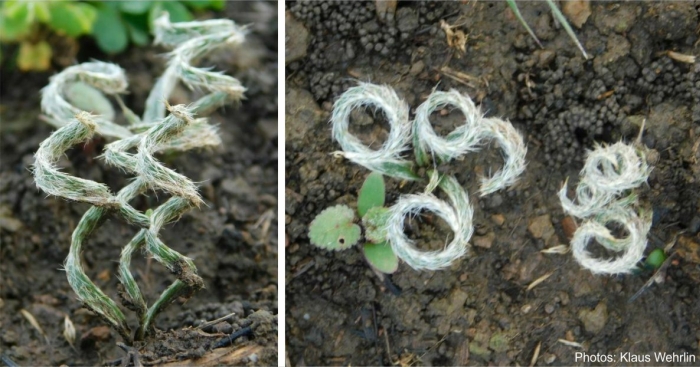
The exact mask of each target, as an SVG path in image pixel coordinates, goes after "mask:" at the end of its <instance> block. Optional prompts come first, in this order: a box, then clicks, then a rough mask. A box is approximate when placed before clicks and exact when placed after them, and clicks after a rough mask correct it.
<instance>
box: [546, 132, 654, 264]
mask: <svg viewBox="0 0 700 367" xmlns="http://www.w3.org/2000/svg"><path fill="white" fill-rule="evenodd" d="M650 172H651V168H650V167H649V166H648V164H647V162H646V158H645V155H644V152H643V151H641V150H638V149H636V148H635V147H633V146H629V145H627V144H624V143H622V142H618V143H616V144H613V145H609V146H596V148H595V150H593V151H591V152H589V154H588V157H587V158H586V162H585V164H584V167H583V169H582V170H581V179H580V181H579V184H578V186H577V187H576V200H577V202H578V203H574V202H573V201H572V200H570V199H569V198H568V197H567V196H566V193H567V184H566V183H564V185H563V187H562V188H561V190H560V191H559V199H560V201H561V205H562V208H563V209H564V211H565V212H566V213H568V214H571V215H573V216H574V217H577V218H580V219H584V220H585V221H584V223H583V225H582V226H581V227H579V228H578V229H577V230H576V232H575V233H574V238H573V239H572V240H571V246H572V249H573V254H574V258H575V259H576V261H578V262H579V264H581V265H582V266H583V267H585V268H587V269H589V270H591V272H593V273H602V274H617V273H629V272H631V271H632V270H633V269H634V268H635V266H636V263H637V262H638V261H639V260H641V259H642V257H643V255H644V249H645V248H646V244H647V242H646V236H647V233H648V232H649V229H650V228H651V217H650V216H649V215H646V214H644V215H638V214H637V213H636V211H635V210H636V209H635V206H636V204H637V196H636V194H635V193H634V192H631V193H630V192H627V191H629V190H633V189H635V188H637V187H639V185H641V184H642V183H644V182H646V180H647V178H648V177H649V173H650ZM607 223H618V224H621V225H622V226H623V227H624V228H625V229H626V230H627V231H628V233H629V235H628V237H626V238H624V239H620V240H619V239H615V238H614V236H613V235H612V234H611V232H610V230H608V229H607V228H606V227H605V225H606V224H607ZM593 239H595V240H596V241H597V242H598V243H600V244H601V245H602V246H603V247H605V248H607V249H609V250H613V251H616V252H623V255H622V256H621V257H620V258H618V259H615V260H612V261H607V260H600V259H595V258H593V257H591V256H590V254H589V253H588V252H587V251H585V248H586V246H587V245H588V242H589V241H590V240H593Z"/></svg>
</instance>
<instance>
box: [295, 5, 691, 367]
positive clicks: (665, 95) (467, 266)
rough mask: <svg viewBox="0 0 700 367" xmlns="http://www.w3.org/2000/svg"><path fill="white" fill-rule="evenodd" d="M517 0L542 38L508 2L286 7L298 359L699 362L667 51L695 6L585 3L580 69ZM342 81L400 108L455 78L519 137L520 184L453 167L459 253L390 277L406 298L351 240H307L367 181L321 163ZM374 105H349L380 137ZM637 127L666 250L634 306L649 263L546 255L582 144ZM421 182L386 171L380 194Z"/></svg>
mask: <svg viewBox="0 0 700 367" xmlns="http://www.w3.org/2000/svg"><path fill="white" fill-rule="evenodd" d="M518 4H519V7H520V9H521V12H522V14H523V16H524V17H525V19H526V20H527V22H528V23H529V24H530V25H531V27H532V28H533V29H534V31H535V33H536V34H537V35H538V36H539V38H540V40H541V41H542V43H543V45H544V48H543V49H540V48H539V47H538V46H537V45H536V44H535V43H534V42H533V40H532V39H531V38H530V37H529V36H528V35H527V33H526V32H525V29H524V28H523V27H522V25H521V24H520V23H519V22H518V21H517V19H516V18H515V16H514V15H513V13H512V12H511V10H510V9H509V8H508V6H507V4H506V3H505V2H487V1H462V2H432V3H426V2H407V1H406V2H404V1H399V2H398V5H397V6H396V9H395V13H392V12H391V11H389V15H383V16H378V14H377V13H378V12H377V9H376V8H375V4H374V2H363V3H356V2H349V1H341V2H328V1H297V2H291V3H287V4H286V9H287V13H286V43H287V50H286V55H287V59H286V62H287V64H286V74H287V84H286V90H285V93H286V102H285V103H286V106H285V108H286V121H285V124H286V125H285V133H286V152H285V167H286V191H285V209H286V216H285V224H286V227H285V228H286V269H285V271H286V279H287V284H286V297H287V298H286V299H287V300H286V305H287V309H286V315H287V318H286V332H287V336H286V343H287V358H288V360H289V362H290V363H291V364H292V365H300V366H301V365H402V366H406V365H413V364H418V365H466V364H471V365H483V364H495V365H506V364H518V365H530V364H531V363H534V364H538V365H571V364H580V363H581V362H576V361H575V359H574V356H575V352H586V353H588V354H596V353H602V354H613V355H614V356H615V358H616V364H621V363H622V361H620V360H619V354H620V353H624V352H631V353H633V354H647V353H649V354H651V353H653V352H668V353H671V352H675V353H678V354H683V353H688V354H692V355H695V356H697V355H698V354H699V353H700V289H699V287H698V284H699V283H700V245H699V243H700V240H699V237H698V230H700V213H699V212H698V205H699V204H700V201H699V200H700V195H699V194H698V192H700V190H699V189H700V187H698V185H699V181H700V152H699V150H698V146H699V145H700V105H699V102H700V78H699V77H700V62H695V63H684V62H679V61H676V60H673V59H671V58H670V57H669V56H668V53H667V51H675V52H678V53H681V54H686V55H695V56H698V55H699V54H700V52H699V50H698V46H697V45H698V41H699V38H698V31H699V28H698V27H699V25H700V24H699V22H698V12H699V11H700V3H699V2H692V1H687V2H668V3H656V2H624V3H607V2H606V3H594V2H591V3H590V4H588V5H589V6H590V12H591V13H590V16H589V17H588V18H587V19H586V21H585V23H584V24H583V25H582V27H580V28H575V30H576V34H577V36H578V38H579V40H581V42H582V44H583V45H584V47H585V49H586V50H587V52H588V53H589V55H590V56H591V58H590V59H589V60H585V59H584V58H583V57H582V55H581V54H580V53H579V51H578V50H577V49H576V47H575V45H574V44H573V42H572V41H571V39H570V38H569V37H568V36H567V35H566V33H565V32H564V30H563V29H562V28H561V26H560V25H559V24H558V23H557V22H556V21H555V20H553V17H552V14H551V11H550V10H549V7H548V6H547V4H546V3H544V2H518ZM579 5H586V2H580V3H579ZM442 20H444V21H445V22H446V23H447V24H448V25H450V26H454V27H452V28H450V30H451V31H452V32H457V31H460V32H462V34H463V35H464V36H465V37H464V38H463V39H465V40H466V41H465V42H464V46H465V50H464V52H463V51H461V50H459V49H457V48H455V47H450V45H449V44H448V39H447V36H446V33H445V31H444V30H443V29H442V28H441V25H440V22H441V21H442ZM457 45H459V43H457ZM356 80H361V81H370V82H372V83H375V84H387V85H390V86H391V87H393V88H394V89H395V90H396V91H397V93H398V94H399V95H400V96H401V97H402V98H403V99H405V100H406V102H407V103H408V104H409V105H410V106H411V108H412V110H414V109H415V108H416V107H417V106H418V105H419V104H420V103H421V102H422V101H424V100H425V98H426V97H427V96H428V94H429V93H430V92H431V90H432V89H433V88H437V89H438V90H449V89H451V88H455V89H457V90H459V91H461V92H462V93H466V94H468V95H469V96H471V97H472V98H473V99H474V100H475V101H477V103H480V104H481V106H482V109H483V110H484V111H486V113H487V114H489V115H495V116H499V117H503V118H507V119H509V120H510V121H511V122H512V123H513V124H514V125H515V127H516V128H517V129H518V130H519V131H521V132H523V134H524V135H525V138H526V142H527V145H528V155H527V161H528V167H527V170H526V172H525V173H524V175H523V177H522V178H521V179H520V181H519V183H518V184H516V185H515V186H514V187H512V188H510V189H509V190H507V191H501V192H498V193H495V194H492V195H488V196H486V197H483V198H482V197H478V195H476V188H477V187H478V180H477V179H476V177H477V176H476V175H475V173H480V172H481V173H483V172H488V171H489V169H491V170H494V171H495V170H496V169H498V167H500V165H501V164H502V163H501V159H500V157H499V154H498V151H497V150H495V149H490V150H489V151H488V153H486V152H484V153H481V154H471V155H468V156H466V157H465V159H464V160H462V161H455V162H451V163H450V165H449V166H450V167H449V169H451V170H453V171H454V172H455V173H456V174H457V178H458V179H459V180H460V182H462V183H464V184H465V187H466V188H467V191H468V192H469V193H470V194H471V196H470V199H471V202H472V204H473V206H474V208H475V227H476V232H475V236H474V237H473V238H472V241H471V243H472V245H474V248H473V251H472V254H471V256H468V257H465V258H463V259H462V260H460V261H457V262H456V263H455V264H454V265H453V266H452V267H450V268H448V269H445V270H443V271H436V272H429V271H425V272H417V271H414V270H412V269H410V268H409V267H408V266H406V265H405V264H401V265H400V266H399V270H398V271H397V272H396V273H395V274H393V275H392V276H391V277H390V280H391V282H392V283H393V284H394V285H395V286H397V287H398V288H399V289H400V290H401V292H400V295H397V294H395V293H392V292H391V291H390V290H389V287H387V286H386V283H384V282H383V281H381V280H380V279H379V278H378V277H377V276H376V275H375V274H374V273H373V271H372V270H370V268H369V267H368V265H367V264H366V262H365V261H364V260H363V258H362V255H361V252H360V250H359V249H358V248H357V247H356V248H353V249H350V250H347V251H344V252H327V251H323V250H320V249H317V248H315V247H313V246H311V245H310V243H309V239H308V236H307V232H308V225H309V223H310V222H311V221H312V220H313V218H314V217H315V216H316V215H317V214H318V213H320V212H321V211H322V210H323V209H325V208H326V207H329V206H332V205H336V204H347V205H350V206H351V207H355V205H356V204H355V203H356V200H357V199H356V198H357V192H358V190H359V188H360V186H361V184H362V182H363V180H364V179H365V177H366V176H367V175H368V174H369V172H368V171H367V170H366V169H364V168H363V167H360V166H357V165H354V164H352V163H351V162H349V161H347V160H343V159H340V158H335V157H333V156H332V155H331V153H332V152H333V151H336V150H338V149H339V146H338V145H337V144H336V143H334V142H332V141H331V138H330V125H329V123H328V120H329V115H330V114H329V113H330V111H331V110H332V103H333V101H334V100H335V98H336V97H338V96H339V95H340V94H341V93H342V92H343V91H345V90H346V89H347V88H348V87H350V86H352V85H354V84H355V81H356ZM365 112H370V111H365ZM381 115H382V114H381V113H377V118H376V119H374V118H372V117H371V116H372V115H371V114H368V113H363V111H358V112H357V113H355V114H354V123H353V124H352V127H351V131H352V132H353V133H354V134H357V135H358V136H360V137H361V138H362V139H363V141H365V142H366V143H368V144H369V143H372V145H371V146H372V147H375V148H376V147H378V146H379V145H380V144H381V143H382V141H383V139H385V137H386V135H387V134H388V125H387V124H386V123H383V122H382V121H381V120H382V118H383V117H382V116H381ZM460 116H461V115H460V114H459V113H454V112H453V113H450V112H449V111H443V113H442V114H441V116H435V117H434V125H435V128H436V130H437V131H438V132H442V133H443V134H444V133H446V132H449V131H451V129H452V128H453V126H454V124H455V123H456V122H458V120H459V117H460ZM644 119H646V129H645V130H644V134H643V138H642V143H643V144H644V145H645V146H646V147H647V148H648V149H650V151H649V160H650V163H652V164H653V166H654V170H653V172H652V173H651V176H650V177H649V180H648V185H645V186H644V187H642V188H641V189H640V195H641V197H642V202H643V205H645V206H646V207H650V208H652V209H653V211H654V224H653V227H652V230H651V233H650V234H649V237H648V238H649V244H648V246H647V253H648V252H650V251H651V250H652V249H654V248H664V247H668V253H669V254H670V253H673V254H674V255H673V257H672V258H671V260H670V261H669V263H668V267H666V268H665V270H664V271H662V272H661V273H660V275H659V277H658V279H659V281H658V282H656V283H654V284H653V285H652V286H651V287H650V288H648V289H647V290H646V291H645V292H644V293H642V294H641V296H639V297H638V298H637V299H636V300H633V301H629V300H630V298H632V296H633V295H634V294H635V293H637V291H639V290H640V289H641V288H642V287H643V286H644V284H645V283H646V282H647V280H649V279H650V278H651V277H652V273H651V272H645V273H641V274H637V275H625V276H610V277H609V276H594V275H592V274H591V272H590V271H588V270H585V269H583V268H581V267H580V266H579V265H578V264H577V263H576V262H575V261H574V260H573V258H572V255H571V253H566V254H545V253H542V252H541V251H542V250H543V249H545V248H550V247H553V246H557V245H560V244H568V239H567V237H569V236H571V234H572V233H573V230H574V226H575V223H574V221H573V220H572V219H571V218H567V217H566V216H565V215H564V213H563V212H562V209H561V206H560V203H559V201H558V198H557V196H556V193H557V191H558V190H559V188H560V187H561V185H562V183H563V182H564V180H565V179H566V178H567V177H570V178H571V180H570V184H569V185H570V186H569V187H570V188H573V187H575V186H573V185H575V183H576V182H577V177H578V171H579V170H580V169H581V168H582V164H583V161H584V159H585V152H586V150H587V149H592V148H593V142H594V141H596V142H616V141H619V140H624V141H627V142H632V141H633V140H635V139H636V137H637V135H638V134H639V127H640V126H641V124H642V121H643V120H644ZM375 121H376V123H375ZM492 148H493V147H492ZM410 155H411V153H407V156H409V157H410ZM423 188H424V184H422V183H406V182H399V181H398V180H396V179H388V180H387V205H392V204H393V203H394V202H395V201H396V199H397V198H398V197H399V196H400V195H402V194H408V193H418V192H421V191H422V190H423ZM440 222H441V221H440V220H439V218H436V217H435V216H434V215H432V214H431V213H424V214H423V215H421V216H420V217H419V218H418V220H413V221H412V223H410V225H407V226H406V227H407V228H409V229H407V233H408V234H409V236H411V237H412V238H415V239H419V243H420V244H426V243H427V244H428V245H422V246H423V248H431V249H437V248H439V247H440V246H442V245H443V244H444V243H446V241H449V238H450V237H448V235H451V233H450V231H449V229H445V228H444V225H443V226H441V225H440ZM431 223H435V224H431ZM667 245H668V246H667ZM591 247H595V246H591ZM596 253H597V252H596ZM600 255H604V254H602V253H601V254H600ZM548 274H549V277H547V278H546V279H544V281H542V282H541V283H540V284H539V285H536V286H534V288H532V289H530V290H528V285H531V284H533V282H534V281H535V280H537V279H540V278H542V277H543V276H545V275H548ZM560 339H561V340H564V341H565V342H564V343H562V342H560V341H559V340H560ZM566 342H569V343H568V344H567V343H566ZM571 342H574V343H579V345H580V346H579V347H576V346H572V343H571ZM533 357H535V360H534V362H533ZM698 360H700V359H697V360H696V364H697V363H698V362H697V361H698ZM652 362H653V361H652ZM622 364H624V363H622ZM652 364H658V363H652ZM686 365H687V364H686Z"/></svg>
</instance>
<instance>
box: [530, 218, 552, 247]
mask: <svg viewBox="0 0 700 367" xmlns="http://www.w3.org/2000/svg"><path fill="white" fill-rule="evenodd" d="M527 230H528V231H529V232H530V234H531V235H532V237H534V238H537V239H539V238H541V239H543V240H544V241H545V242H546V241H547V240H548V239H549V238H551V237H552V236H553V235H554V226H552V218H551V217H550V216H549V214H545V215H540V216H539V217H535V218H533V219H531V220H530V224H529V225H528V226H527Z"/></svg>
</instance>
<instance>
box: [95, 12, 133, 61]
mask: <svg viewBox="0 0 700 367" xmlns="http://www.w3.org/2000/svg"><path fill="white" fill-rule="evenodd" d="M97 24H99V26H98V27H95V31H94V32H93V35H94V37H95V40H96V41H97V46H98V47H99V48H100V50H102V51H104V52H106V53H110V54H114V53H119V52H122V51H124V50H125V49H126V46H128V44H129V36H128V33H127V29H126V25H124V21H123V20H122V17H121V15H120V14H119V12H118V11H117V10H116V9H114V8H112V7H109V6H101V7H100V8H99V10H98V11H97Z"/></svg>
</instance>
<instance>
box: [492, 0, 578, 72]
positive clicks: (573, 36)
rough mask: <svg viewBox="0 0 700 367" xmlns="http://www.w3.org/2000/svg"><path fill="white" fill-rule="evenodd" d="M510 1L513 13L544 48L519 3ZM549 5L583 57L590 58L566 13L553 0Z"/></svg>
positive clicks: (550, 0)
mask: <svg viewBox="0 0 700 367" xmlns="http://www.w3.org/2000/svg"><path fill="white" fill-rule="evenodd" d="M506 2H507V3H508V6H509V7H510V9H511V10H512V11H513V14H515V17H516V18H518V21H520V23H521V24H522V25H523V26H524V27H525V29H526V30H527V33H529V34H530V37H532V39H533V40H535V42H536V43H537V45H538V46H540V48H544V47H543V46H542V43H540V40H539V39H538V38H537V36H536V35H535V32H533V31H532V29H531V28H530V26H529V25H527V22H526V21H525V19H524V18H523V16H522V14H520V9H518V4H517V1H516V0H506ZM546 2H547V5H549V7H550V9H552V14H553V15H554V17H555V18H556V19H557V21H559V23H561V25H562V26H563V27H564V30H565V31H566V34H568V35H569V38H571V40H572V41H574V43H575V44H576V47H578V49H579V50H580V51H581V53H582V54H583V57H584V58H585V59H586V60H588V54H587V53H586V50H585V49H584V48H583V45H581V42H579V40H578V38H577V37H576V33H574V30H573V28H571V25H570V24H569V22H568V21H567V20H566V17H565V16H564V14H562V12H561V10H559V7H557V4H555V3H554V1H553V0H546Z"/></svg>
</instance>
